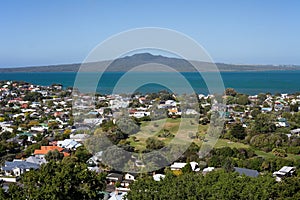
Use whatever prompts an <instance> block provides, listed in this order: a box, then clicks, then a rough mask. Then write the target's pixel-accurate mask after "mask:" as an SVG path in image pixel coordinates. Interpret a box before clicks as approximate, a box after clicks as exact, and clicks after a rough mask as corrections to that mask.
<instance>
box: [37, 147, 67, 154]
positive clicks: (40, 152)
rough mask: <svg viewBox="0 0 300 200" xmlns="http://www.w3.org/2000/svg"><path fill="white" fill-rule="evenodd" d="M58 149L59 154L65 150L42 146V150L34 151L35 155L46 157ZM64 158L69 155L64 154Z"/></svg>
mask: <svg viewBox="0 0 300 200" xmlns="http://www.w3.org/2000/svg"><path fill="white" fill-rule="evenodd" d="M55 149H57V150H58V151H59V152H62V151H63V150H64V148H61V147H58V146H41V149H36V150H34V155H46V154H47V153H48V152H49V151H54V150H55ZM62 153H63V154H64V156H69V155H70V154H69V153H66V152H62Z"/></svg>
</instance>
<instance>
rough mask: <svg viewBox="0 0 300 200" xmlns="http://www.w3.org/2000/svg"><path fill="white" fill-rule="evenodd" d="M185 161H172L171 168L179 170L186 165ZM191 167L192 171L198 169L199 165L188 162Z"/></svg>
mask: <svg viewBox="0 0 300 200" xmlns="http://www.w3.org/2000/svg"><path fill="white" fill-rule="evenodd" d="M186 164H187V163H180V162H174V163H173V164H172V165H171V166H170V167H171V170H181V169H182V168H184V167H185V166H186ZM190 165H191V168H192V170H193V171H194V172H198V171H200V168H199V165H198V163H197V162H190Z"/></svg>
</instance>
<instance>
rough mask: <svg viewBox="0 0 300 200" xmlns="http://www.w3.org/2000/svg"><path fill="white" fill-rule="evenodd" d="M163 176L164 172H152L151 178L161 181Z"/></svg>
mask: <svg viewBox="0 0 300 200" xmlns="http://www.w3.org/2000/svg"><path fill="white" fill-rule="evenodd" d="M165 177H166V175H164V174H154V175H153V180H155V181H161V180H162V179H164V178H165Z"/></svg>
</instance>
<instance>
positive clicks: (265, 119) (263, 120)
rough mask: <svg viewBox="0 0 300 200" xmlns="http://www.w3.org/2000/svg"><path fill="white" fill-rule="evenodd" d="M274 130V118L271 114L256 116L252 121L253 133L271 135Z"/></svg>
mask: <svg viewBox="0 0 300 200" xmlns="http://www.w3.org/2000/svg"><path fill="white" fill-rule="evenodd" d="M275 130H276V126H275V116H274V115H271V114H265V113H261V114H258V115H257V116H256V118H255V121H254V131H256V132H258V133H271V132H274V131H275Z"/></svg>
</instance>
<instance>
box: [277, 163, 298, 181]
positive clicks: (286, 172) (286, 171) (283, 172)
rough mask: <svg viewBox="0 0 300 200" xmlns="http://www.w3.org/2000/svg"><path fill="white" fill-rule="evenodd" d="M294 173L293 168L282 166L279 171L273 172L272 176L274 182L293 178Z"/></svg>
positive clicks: (294, 169)
mask: <svg viewBox="0 0 300 200" xmlns="http://www.w3.org/2000/svg"><path fill="white" fill-rule="evenodd" d="M295 171H296V168H295V167H289V166H284V167H282V168H281V169H280V170H279V171H276V172H274V173H273V176H275V177H276V181H281V180H282V178H284V177H290V176H293V174H294V173H295Z"/></svg>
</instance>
